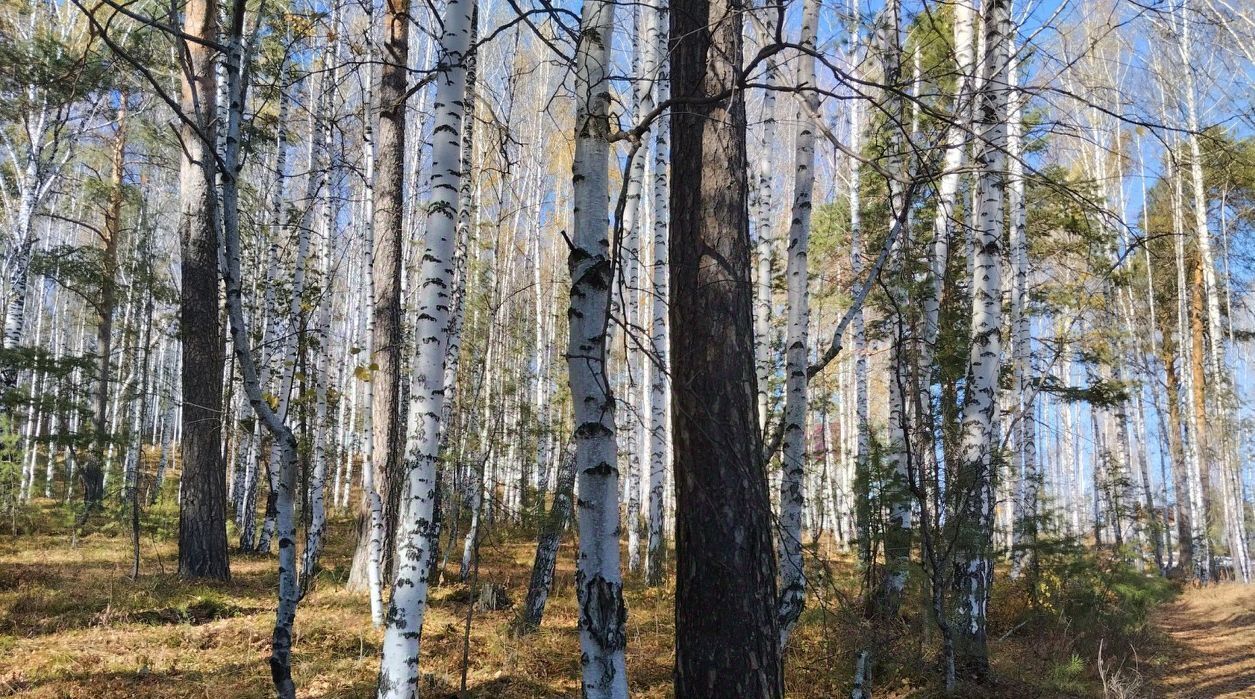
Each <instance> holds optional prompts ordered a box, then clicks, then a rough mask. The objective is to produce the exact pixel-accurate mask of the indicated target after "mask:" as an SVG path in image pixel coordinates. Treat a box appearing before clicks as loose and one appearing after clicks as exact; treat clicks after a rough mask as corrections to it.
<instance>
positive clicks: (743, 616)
mask: <svg viewBox="0 0 1255 699" xmlns="http://www.w3.org/2000/svg"><path fill="white" fill-rule="evenodd" d="M745 10H746V7H745V6H744V5H743V4H742V3H740V2H739V0H677V2H673V3H672V4H671V12H670V16H671V33H670V36H671V37H672V40H671V61H672V64H671V65H672V70H671V79H672V95H673V97H674V98H675V99H677V100H680V101H681V102H680V103H679V104H677V105H676V106H675V107H673V111H672V115H671V131H672V134H673V138H674V142H673V145H672V148H671V163H672V165H671V167H672V180H671V181H672V183H673V184H672V189H671V242H670V246H669V251H670V254H669V259H670V265H671V274H672V276H671V284H672V286H671V289H672V294H673V297H672V301H671V308H670V314H671V315H670V320H671V327H672V328H673V329H674V335H673V339H672V344H671V348H672V352H673V359H672V371H671V376H672V377H673V378H672V381H673V387H674V388H673V396H672V401H673V402H672V413H673V414H672V425H673V434H674V451H675V479H676V523H675V527H676V534H675V537H676V607H675V617H676V669H675V695H676V697H678V698H680V699H684V698H687V697H694V698H696V697H702V698H706V697H742V698H746V699H754V698H758V697H780V696H782V695H783V673H782V669H781V664H780V654H779V649H778V643H779V633H778V628H777V620H776V609H775V600H776V563H775V552H774V551H773V548H772V524H771V510H770V503H769V500H768V496H767V475H766V470H765V468H764V463H763V446H762V435H761V433H760V432H759V426H758V425H759V423H758V409H757V399H756V396H757V379H756V373H755V368H754V328H753V318H752V315H753V313H752V309H753V298H754V292H753V285H752V281H751V275H750V238H749V213H748V209H747V207H746V192H747V182H746V148H745V129H746V122H745V103H744V98H743V96H742V93H741V91H740V89H739V88H737V87H736V85H737V84H738V82H739V81H740V77H741V76H740V74H739V72H740V61H741V54H742V37H741V32H742V20H741V13H742V12H744V11H745ZM715 96H718V97H717V98H715V99H712V97H715ZM685 100H688V101H689V102H688V103H687V104H685V103H684V102H683V101H685Z"/></svg>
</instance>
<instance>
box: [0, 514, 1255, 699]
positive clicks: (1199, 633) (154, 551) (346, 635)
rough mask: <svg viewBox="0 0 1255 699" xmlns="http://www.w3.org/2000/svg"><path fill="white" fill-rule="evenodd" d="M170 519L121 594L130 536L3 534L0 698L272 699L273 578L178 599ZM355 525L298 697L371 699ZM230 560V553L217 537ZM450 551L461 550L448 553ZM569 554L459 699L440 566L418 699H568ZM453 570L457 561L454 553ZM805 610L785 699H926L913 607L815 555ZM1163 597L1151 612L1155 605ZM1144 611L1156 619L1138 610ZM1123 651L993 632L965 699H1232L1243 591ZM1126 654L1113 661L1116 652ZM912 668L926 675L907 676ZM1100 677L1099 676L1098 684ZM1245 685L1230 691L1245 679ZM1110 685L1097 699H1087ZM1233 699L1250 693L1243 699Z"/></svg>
mask: <svg viewBox="0 0 1255 699" xmlns="http://www.w3.org/2000/svg"><path fill="white" fill-rule="evenodd" d="M173 509H174V508H173V505H172V504H163V505H160V506H158V507H157V508H155V509H154V510H152V511H149V512H146V513H145V533H144V536H143V539H142V542H141V559H142V560H141V574H140V576H139V578H138V579H136V580H131V579H130V577H129V573H130V564H131V543H130V536H129V530H128V528H127V525H126V519H125V518H124V517H123V516H121V515H119V514H110V515H102V516H100V517H99V518H97V519H94V520H93V522H92V523H90V524H89V529H90V532H89V533H87V534H86V535H85V536H83V537H81V538H80V539H79V541H78V544H77V546H75V547H71V541H70V536H69V531H70V530H69V522H70V514H69V513H68V511H66V510H65V509H64V508H61V507H60V506H54V505H52V504H50V503H44V504H43V505H42V507H41V508H40V509H39V510H37V511H36V512H34V513H32V514H28V515H26V519H25V520H24V521H22V522H19V523H17V526H18V528H19V529H21V530H23V533H21V534H19V535H17V536H13V535H11V533H10V532H9V529H10V523H8V522H5V523H4V524H3V533H0V696H22V697H39V698H47V699H51V698H57V699H62V698H66V699H72V698H76V697H90V698H91V699H113V698H115V697H116V698H122V697H161V698H163V699H164V698H167V697H208V698H212V699H218V698H231V699H234V698H249V697H268V696H271V688H270V677H269V670H268V666H267V663H266V659H267V657H268V655H269V646H270V631H271V624H272V623H273V619H274V595H275V577H276V576H275V560H274V558H273V557H269V556H263V555H251V554H250V555H245V554H237V553H234V552H233V553H232V558H231V573H232V579H231V580H230V581H229V582H225V583H192V582H187V581H183V580H181V579H179V577H178V576H177V575H176V566H177V562H176V551H175V536H176V532H177V517H176V516H175V513H174V511H173ZM498 529H499V533H496V534H492V535H489V536H488V537H487V538H486V539H485V540H484V541H483V544H482V546H481V551H482V564H481V567H480V570H479V573H478V575H479V581H480V583H481V584H482V583H484V582H491V583H495V584H499V585H503V586H504V587H505V589H506V592H507V596H508V597H509V599H510V600H512V601H513V603H514V605H515V606H517V605H518V604H519V603H521V601H522V597H523V595H524V593H525V589H526V584H527V580H528V576H529V574H530V569H531V561H532V556H533V554H534V550H535V544H534V543H532V541H531V540H530V537H529V536H528V535H527V534H525V533H524V532H522V531H517V532H514V533H513V534H509V535H507V534H503V533H500V528H498ZM352 530H353V525H352V523H351V521H350V520H348V519H346V518H342V517H341V518H336V519H334V520H333V521H332V522H331V523H330V532H329V537H328V543H327V550H326V552H325V553H324V555H323V557H322V560H323V561H324V563H325V565H326V566H327V567H326V569H325V570H323V571H322V572H321V573H320V574H319V576H318V579H317V582H316V585H315V586H314V589H313V590H312V591H311V592H310V593H309V594H308V595H307V596H306V597H305V599H303V600H302V601H301V604H300V608H299V610H298V612H297V619H296V634H295V639H294V640H295V644H294V645H295V650H294V674H295V679H296V682H297V686H298V687H299V688H300V696H302V697H311V698H313V697H319V698H322V697H326V698H341V697H343V698H345V699H348V698H350V697H368V696H373V688H374V680H375V672H376V670H377V667H378V660H377V656H378V651H379V641H380V636H381V635H380V633H379V632H378V631H376V630H375V629H372V628H371V626H370V621H369V611H368V605H367V604H366V599H365V597H364V595H360V594H355V593H349V592H346V591H345V589H344V586H343V582H344V580H345V578H346V576H347V570H348V561H349V559H350V558H351V553H352V539H353V534H352ZM231 541H232V543H234V541H235V539H234V538H232V539H231ZM458 548H459V549H460V547H458ZM574 548H575V545H574V541H573V537H571V536H569V535H568V536H567V537H566V538H565V540H564V542H563V548H562V552H561V554H560V559H559V568H558V571H557V576H556V583H555V590H554V593H553V595H552V596H551V597H550V603H549V607H548V610H547V611H546V614H545V620H544V624H543V626H542V628H541V629H540V630H539V631H538V632H536V633H534V634H532V635H529V636H525V637H521V638H520V637H517V636H516V635H514V634H513V633H511V631H510V628H511V622H512V621H513V619H514V615H515V611H514V609H503V610H501V611H487V612H481V611H478V610H476V611H474V613H473V617H472V619H471V632H470V637H469V644H468V645H467V646H466V648H467V663H466V666H467V667H466V687H467V691H466V692H464V693H463V692H460V691H459V689H460V686H461V682H462V666H463V648H464V645H463V644H464V633H465V629H466V623H467V614H468V611H469V608H470V605H469V604H468V600H469V597H470V595H469V592H468V587H467V586H466V585H464V584H462V583H456V582H448V581H450V580H455V579H456V577H457V570H456V568H457V564H456V562H451V563H450V566H449V568H448V570H447V571H446V582H445V584H443V585H440V586H438V587H436V588H434V589H433V592H432V598H431V608H430V611H429V613H428V617H427V622H426V625H425V627H424V633H423V644H422V653H423V657H422V659H421V662H420V667H421V668H422V671H423V673H424V680H423V681H424V685H425V688H424V691H423V696H424V697H428V698H434V697H439V698H442V699H443V698H445V697H501V698H504V699H515V698H518V699H530V698H537V699H539V698H541V697H546V698H548V697H578V696H579V681H578V678H579V650H578V639H577V633H576V621H577V614H576V604H575V594H574V586H573V583H574V557H575V556H574ZM454 556H455V557H456V553H455V554H454ZM808 565H810V566H811V572H810V573H809V574H808V577H809V580H810V584H811V585H812V591H811V594H810V595H809V596H808V601H807V605H808V608H807V611H806V612H805V614H804V616H803V618H802V621H801V623H800V625H799V627H798V630H797V631H796V633H795V636H794V638H793V640H792V641H791V643H790V649H789V653H788V656H787V661H786V682H787V686H786V689H787V692H786V693H787V696H789V697H801V698H805V699H812V698H813V699H820V698H829V697H842V696H849V684H850V680H851V677H852V674H853V673H852V670H853V665H854V655H855V653H857V652H858V651H859V650H860V649H863V648H871V649H872V650H873V653H874V654H875V653H879V657H880V658H882V660H881V661H880V662H879V663H878V665H877V670H876V673H877V674H876V677H875V686H874V687H875V690H876V691H875V696H876V697H877V699H882V698H884V697H932V696H940V694H939V692H938V691H937V689H936V684H937V682H936V679H937V674H938V673H937V663H936V661H935V660H934V659H935V658H936V657H937V648H938V643H939V642H938V638H937V634H936V631H935V630H934V629H933V628H932V625H931V624H930V623H928V622H926V615H925V613H924V610H923V608H922V604H915V603H912V605H908V606H909V607H910V608H906V609H904V616H905V621H904V623H903V624H901V625H897V628H886V625H883V624H882V625H874V624H871V623H869V622H868V621H867V620H866V619H864V618H863V615H862V614H861V613H860V609H859V607H860V605H859V604H858V602H857V599H858V594H859V592H858V590H859V581H858V579H857V577H856V572H855V566H854V565H853V564H852V563H851V561H850V560H849V559H848V557H845V556H844V555H843V554H836V553H832V554H825V555H822V556H821V555H818V554H816V555H815V557H814V560H813V561H812V562H811V563H808ZM1013 592H1014V590H1013V589H1012V590H1011V592H1010V593H1009V592H1007V591H1006V590H1005V589H1004V590H1003V591H1002V592H996V594H995V599H994V602H993V604H992V606H991V609H993V610H995V611H997V610H1010V609H1015V608H1016V606H1017V603H1016V601H1015V600H1016V597H1015V595H1014V594H1013ZM673 593H674V588H673V586H671V585H670V584H668V585H666V586H663V587H660V588H648V587H646V586H645V585H644V584H643V583H642V582H641V581H640V580H639V577H638V576H635V575H633V576H629V577H628V581H627V583H626V585H625V597H626V602H627V606H628V651H627V653H628V658H627V659H628V667H629V673H630V684H631V692H632V696H633V697H638V698H641V699H649V698H660V697H667V696H670V690H671V687H670V684H671V668H672V663H673V661H674V650H673V645H672V643H673V642H672V639H673V636H674V625H673V616H672V595H673ZM1156 599H1159V598H1156ZM1151 609H1153V607H1151ZM1153 619H1154V624H1152V625H1151V626H1148V627H1147V628H1146V629H1145V630H1146V632H1147V633H1146V635H1139V636H1138V638H1137V640H1136V647H1134V643H1133V642H1130V641H1129V640H1128V639H1127V638H1124V639H1123V640H1121V641H1120V642H1112V640H1111V639H1112V638H1114V637H1113V636H1109V637H1108V641H1107V645H1106V647H1105V653H1106V656H1105V659H1104V660H1103V661H1102V662H1101V663H1100V661H1099V660H1098V658H1100V657H1103V656H1102V655H1101V654H1099V655H1097V656H1096V655H1095V654H1094V653H1093V650H1094V646H1093V644H1086V643H1083V642H1082V641H1081V640H1079V639H1080V638H1081V635H1079V634H1077V633H1076V632H1075V628H1072V627H1071V625H1070V624H1071V623H1072V622H1069V623H1066V624H1064V623H1059V622H1057V621H1053V620H1050V619H1048V618H1046V617H1044V616H1042V615H1040V614H1038V615H1037V616H1034V617H1032V621H1031V623H1030V622H1020V621H1016V617H1014V616H1013V615H1009V614H1008V613H1004V612H1002V611H999V612H998V613H997V614H994V616H992V617H991V622H990V630H991V634H990V637H991V657H992V661H993V671H994V676H995V678H996V680H995V683H994V684H993V685H987V686H985V687H983V688H981V689H964V690H962V691H960V692H959V693H958V696H963V697H1016V699H1031V698H1033V697H1043V698H1045V697H1103V696H1108V697H1127V698H1133V697H1139V698H1140V697H1156V696H1164V697H1213V696H1214V697H1222V696H1223V697H1239V696H1255V694H1251V693H1250V689H1249V687H1250V685H1251V680H1250V677H1251V672H1252V668H1253V667H1255V650H1252V649H1255V591H1253V590H1247V589H1241V588H1237V587H1234V586H1229V587H1220V588H1213V589H1208V590H1193V591H1188V592H1186V593H1185V594H1184V595H1182V596H1180V597H1179V598H1177V600H1175V601H1173V602H1171V603H1169V604H1167V605H1165V606H1160V607H1159V608H1158V609H1157V610H1155V611H1154V612H1153ZM1121 647H1123V648H1125V650H1124V651H1121V650H1120V648H1121ZM921 659H923V660H921ZM1100 665H1101V667H1102V671H1101V672H1100V671H1099V667H1100ZM1244 677H1245V678H1246V679H1245V680H1243V678H1244ZM1104 680H1106V683H1107V686H1108V689H1107V692H1106V694H1104V691H1103V682H1104ZM1243 692H1247V693H1246V694H1244V693H1243Z"/></svg>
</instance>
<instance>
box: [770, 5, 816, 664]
mask: <svg viewBox="0 0 1255 699" xmlns="http://www.w3.org/2000/svg"><path fill="white" fill-rule="evenodd" d="M818 31H819V0H806V2H805V3H804V4H803V6H802V27H801V35H800V37H799V44H800V45H801V47H802V49H803V51H804V53H802V54H801V55H800V56H799V57H798V58H797V84H796V85H795V87H796V88H797V89H800V90H804V92H802V93H801V94H800V95H799V98H800V99H802V100H803V101H804V105H803V106H802V107H801V108H799V109H798V112H797V127H796V128H797V152H796V153H795V155H794V167H795V169H796V174H795V180H794V188H793V211H792V217H791V221H790V223H789V246H788V258H787V261H786V263H785V278H786V280H787V289H788V292H787V296H788V311H787V313H788V329H787V331H786V340H785V403H784V441H783V450H782V456H783V462H784V463H783V468H784V473H783V477H782V479H781V481H780V599H779V600H778V602H777V608H778V609H777V614H778V615H779V621H778V623H779V627H780V647H781V649H783V648H784V647H785V646H786V645H787V644H788V641H789V636H790V634H791V633H792V632H793V626H794V625H795V624H796V623H797V620H798V617H800V616H801V614H802V607H803V605H804V603H805V593H806V574H805V571H804V569H803V563H802V508H803V506H804V504H805V492H804V489H805V486H804V476H805V473H806V410H807V375H806V369H807V361H808V359H809V358H808V356H807V331H808V330H809V325H810V309H809V306H808V303H809V292H808V290H807V279H808V277H807V274H808V271H807V259H806V256H807V251H808V249H809V247H810V225H811V196H812V192H813V191H814V188H815V130H814V126H813V125H812V124H811V121H810V120H811V116H810V115H811V114H815V113H817V112H818V110H819V97H818V95H817V94H816V93H815V92H814V88H815V87H817V84H816V82H815V56H814V55H813V54H812V53H810V51H814V49H815V43H816V37H817V35H818ZM760 390H761V388H760Z"/></svg>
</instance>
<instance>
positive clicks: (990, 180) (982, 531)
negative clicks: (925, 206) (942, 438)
mask: <svg viewBox="0 0 1255 699" xmlns="http://www.w3.org/2000/svg"><path fill="white" fill-rule="evenodd" d="M1008 5H1009V2H1008V0H990V2H989V4H988V5H987V6H986V8H985V13H986V14H985V18H984V19H985V47H986V56H985V75H986V76H987V83H986V84H985V85H984V88H983V90H982V92H981V96H980V105H979V109H978V111H977V123H976V130H977V133H978V134H979V135H980V137H981V138H982V146H981V148H980V150H979V153H978V155H977V158H976V163H975V164H976V172H977V178H978V179H977V201H978V203H979V206H978V210H977V219H976V220H977V229H976V230H975V231H974V237H975V240H974V243H975V245H974V250H973V259H972V266H973V272H974V274H973V276H972V288H971V296H972V325H971V338H972V340H971V350H970V353H969V355H968V364H967V380H966V384H967V390H966V394H965V396H964V400H963V417H962V428H961V429H962V437H961V439H962V445H961V454H962V456H961V458H962V462H961V464H960V476H959V482H958V484H957V485H958V486H959V488H960V489H961V490H960V492H964V493H966V494H967V495H966V501H967V503H968V504H967V506H966V507H964V508H963V511H962V512H961V514H960V518H961V522H960V523H959V525H960V526H962V527H964V528H965V529H966V530H967V531H966V535H965V536H964V537H963V539H964V540H965V545H963V546H962V547H961V548H960V549H959V550H958V551H957V552H956V558H957V561H956V563H957V566H956V567H957V569H958V570H959V571H960V576H961V577H960V579H959V580H958V581H957V582H958V585H959V587H960V589H961V590H962V592H961V595H960V599H959V600H958V607H959V617H960V624H959V625H958V630H959V633H958V634H957V636H956V638H955V665H956V670H957V671H958V672H959V673H960V674H961V675H962V676H965V677H969V678H971V679H975V680H977V681H983V680H984V679H985V678H986V677H988V675H989V652H988V648H987V640H986V607H987V605H988V602H989V591H990V587H991V586H992V583H993V558H992V551H991V544H992V534H993V532H992V525H993V514H994V492H995V490H994V486H995V473H996V470H997V469H996V463H997V461H996V459H997V455H996V453H995V451H996V446H997V443H996V439H995V422H996V418H997V416H996V412H997V406H998V396H997V391H998V372H999V364H1000V359H1001V351H1002V349H1001V344H1002V280H1001V277H1002V270H1001V266H1002V260H1001V257H1002V238H1003V235H1002V234H1003V226H1004V222H1003V213H1004V198H1005V194H1006V192H1005V189H1006V174H1005V169H1006V165H1005V156H1004V149H1005V148H1006V135H1007V131H1006V121H1007V118H1006V117H1007V97H1008V95H1007V90H1006V87H1005V86H1006V85H1007V58H1008V46H1007V44H1008V40H1009V34H1010V30H1011V23H1010V14H1009V7H1008Z"/></svg>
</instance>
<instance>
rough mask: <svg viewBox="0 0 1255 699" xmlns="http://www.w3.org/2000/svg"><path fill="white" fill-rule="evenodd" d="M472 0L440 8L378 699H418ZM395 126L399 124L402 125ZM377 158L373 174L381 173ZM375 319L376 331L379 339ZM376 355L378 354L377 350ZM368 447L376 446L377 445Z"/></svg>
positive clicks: (442, 402)
mask: <svg viewBox="0 0 1255 699" xmlns="http://www.w3.org/2000/svg"><path fill="white" fill-rule="evenodd" d="M474 8H475V3H474V2H473V0H450V2H449V3H448V4H447V5H446V7H445V21H444V34H443V35H442V36H441V40H440V46H441V60H440V64H439V71H438V72H437V74H436V80H437V85H436V105H437V108H438V111H437V114H436V124H435V127H434V129H433V132H432V133H433V134H434V136H433V143H432V165H431V188H430V191H431V204H430V210H429V212H428V216H427V231H426V244H425V247H424V250H423V255H422V267H421V269H420V272H419V278H418V303H417V306H418V307H417V314H416V317H415V324H414V335H415V337H416V338H417V339H418V342H417V344H418V351H417V356H416V357H415V358H414V361H413V364H412V365H411V368H412V371H413V376H412V379H411V383H410V406H409V413H408V422H409V424H408V425H407V439H406V445H405V459H404V464H403V466H404V469H403V472H404V475H405V479H404V482H403V483H399V484H398V487H400V488H401V489H402V494H403V497H402V498H401V500H400V507H399V509H398V512H397V514H398V519H397V524H398V526H397V531H396V549H395V552H394V554H393V555H394V559H393V570H394V576H393V584H392V599H391V601H390V603H389V607H388V614H387V617H386V622H385V625H384V639H383V658H382V660H381V661H380V665H379V691H378V696H379V697H380V699H385V698H388V699H392V698H396V699H402V698H408V697H414V696H417V694H418V657H419V641H420V640H421V637H422V630H423V617H424V615H425V613H426V610H427V587H428V576H429V574H430V571H431V565H430V559H431V557H432V556H433V551H432V550H431V546H430V536H429V534H430V532H429V530H430V528H431V527H432V517H433V514H434V507H435V496H436V462H437V460H438V459H439V458H440V453H439V451H440V449H439V448H440V433H441V416H442V413H443V411H444V362H445V350H446V348H447V346H448V339H449V337H448V331H449V306H450V292H451V289H452V284H453V262H454V254H453V253H454V243H455V239H456V235H457V226H456V223H457V196H458V188H459V184H460V182H461V178H462V172H461V151H462V148H461V146H462V143H461V141H462V139H461V134H462V111H463V108H464V106H465V99H466V58H467V52H468V51H469V50H470V48H471V41H470V38H471V31H472V29H471V25H472V17H473V16H474V12H475V9H474ZM402 118H404V117H402ZM382 165H383V163H382V159H381V162H380V166H381V168H382ZM378 330H379V327H378V319H377V322H376V332H378ZM377 349H378V348H377ZM376 446H379V445H378V444H376Z"/></svg>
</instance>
